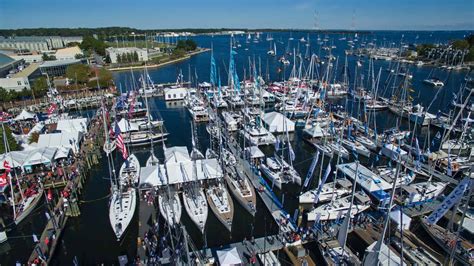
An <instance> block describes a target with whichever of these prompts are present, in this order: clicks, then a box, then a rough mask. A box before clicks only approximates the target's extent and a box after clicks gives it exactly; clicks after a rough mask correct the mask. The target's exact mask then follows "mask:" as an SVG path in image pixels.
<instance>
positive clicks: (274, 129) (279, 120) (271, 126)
mask: <svg viewBox="0 0 474 266" xmlns="http://www.w3.org/2000/svg"><path fill="white" fill-rule="evenodd" d="M263 123H264V124H265V127H266V128H267V129H268V131H270V132H271V133H283V132H286V131H285V130H288V132H293V131H295V122H293V121H291V120H290V119H288V118H287V117H286V116H284V115H283V114H281V113H278V112H270V113H266V114H264V115H263ZM285 123H286V125H285Z"/></svg>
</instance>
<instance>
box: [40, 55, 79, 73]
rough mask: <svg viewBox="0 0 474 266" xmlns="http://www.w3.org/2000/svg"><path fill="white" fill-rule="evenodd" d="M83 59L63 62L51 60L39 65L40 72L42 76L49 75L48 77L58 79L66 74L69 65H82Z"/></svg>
mask: <svg viewBox="0 0 474 266" xmlns="http://www.w3.org/2000/svg"><path fill="white" fill-rule="evenodd" d="M85 62H86V60H85V59H64V60H53V61H45V62H43V63H42V64H41V65H40V71H41V73H42V74H43V75H46V74H47V75H49V76H50V77H59V76H64V75H65V74H66V69H67V67H68V66H70V65H74V64H83V63H85Z"/></svg>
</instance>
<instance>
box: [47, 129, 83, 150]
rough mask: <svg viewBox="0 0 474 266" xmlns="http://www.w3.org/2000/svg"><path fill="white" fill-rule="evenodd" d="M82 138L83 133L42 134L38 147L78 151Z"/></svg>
mask: <svg viewBox="0 0 474 266" xmlns="http://www.w3.org/2000/svg"><path fill="white" fill-rule="evenodd" d="M81 138H82V133H81V132H79V131H76V132H60V133H50V134H41V135H39V138H38V147H66V148H71V149H73V150H74V151H78V150H79V142H80V141H81Z"/></svg>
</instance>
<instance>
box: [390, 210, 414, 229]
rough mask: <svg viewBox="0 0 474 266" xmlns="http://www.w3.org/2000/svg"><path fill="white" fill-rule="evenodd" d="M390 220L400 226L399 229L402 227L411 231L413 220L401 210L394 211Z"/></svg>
mask: <svg viewBox="0 0 474 266" xmlns="http://www.w3.org/2000/svg"><path fill="white" fill-rule="evenodd" d="M389 215H390V219H391V220H392V221H394V222H396V223H397V224H398V229H400V225H401V227H402V228H403V230H409V229H410V223H411V218H410V217H409V216H408V215H406V214H405V213H403V212H401V211H400V210H394V211H391V212H390V214H389Z"/></svg>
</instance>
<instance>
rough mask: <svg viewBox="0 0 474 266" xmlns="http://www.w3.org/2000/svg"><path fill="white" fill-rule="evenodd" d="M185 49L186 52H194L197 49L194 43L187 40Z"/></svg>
mask: <svg viewBox="0 0 474 266" xmlns="http://www.w3.org/2000/svg"><path fill="white" fill-rule="evenodd" d="M186 48H187V50H188V51H194V50H196V48H197V44H196V42H195V41H193V40H191V39H187V40H186Z"/></svg>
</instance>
